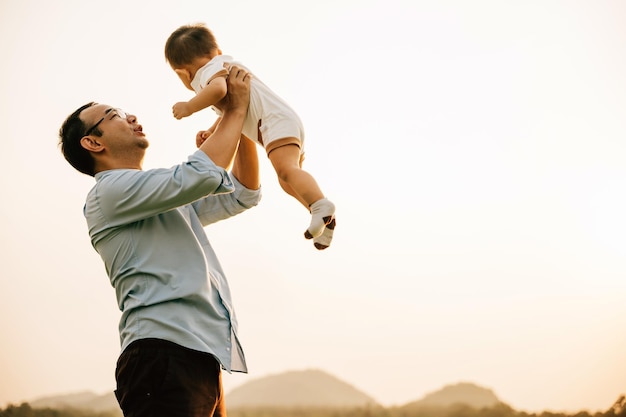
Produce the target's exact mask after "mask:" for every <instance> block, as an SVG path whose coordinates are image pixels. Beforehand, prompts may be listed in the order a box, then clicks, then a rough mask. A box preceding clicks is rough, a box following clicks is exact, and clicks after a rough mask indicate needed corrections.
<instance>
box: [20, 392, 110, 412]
mask: <svg viewBox="0 0 626 417" xmlns="http://www.w3.org/2000/svg"><path fill="white" fill-rule="evenodd" d="M29 404H30V406H31V407H32V408H53V409H58V410H60V409H64V408H77V409H81V410H93V411H98V412H100V411H110V410H118V409H119V407H118V405H117V400H116V399H115V395H114V394H113V392H109V393H106V394H102V395H97V394H94V393H93V392H88V391H83V392H77V393H73V394H66V395H57V396H51V397H42V398H39V399H36V400H34V401H31V402H29Z"/></svg>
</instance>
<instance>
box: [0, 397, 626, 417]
mask: <svg viewBox="0 0 626 417" xmlns="http://www.w3.org/2000/svg"><path fill="white" fill-rule="evenodd" d="M121 415H122V413H121V412H120V411H119V410H112V411H109V412H93V411H85V410H76V409H63V410H56V409H51V408H41V409H40V408H32V407H31V406H30V405H29V404H28V403H22V404H21V405H9V406H8V407H7V408H5V409H4V410H3V409H0V417H121ZM228 416H229V417H626V397H625V396H623V395H622V396H620V397H619V398H618V399H617V401H615V403H614V404H613V405H612V406H611V407H610V408H609V409H608V410H606V411H604V412H597V413H589V412H586V411H580V412H577V413H573V414H567V413H552V412H547V411H544V412H541V413H526V412H523V411H516V410H514V409H512V408H511V407H509V406H508V405H506V404H502V403H501V404H498V405H495V406H493V407H489V408H481V409H476V408H472V407H470V406H468V405H464V404H456V405H451V406H447V407H391V408H384V407H365V408H238V409H232V410H231V409H229V410H228Z"/></svg>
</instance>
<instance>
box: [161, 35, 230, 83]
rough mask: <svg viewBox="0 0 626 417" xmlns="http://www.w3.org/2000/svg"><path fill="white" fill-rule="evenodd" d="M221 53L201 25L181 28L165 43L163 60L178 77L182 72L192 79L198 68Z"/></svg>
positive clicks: (213, 38)
mask: <svg viewBox="0 0 626 417" xmlns="http://www.w3.org/2000/svg"><path fill="white" fill-rule="evenodd" d="M221 53H222V51H220V49H219V47H218V45H217V41H216V40H215V36H213V33H211V31H210V30H209V28H207V27H206V26H205V25H204V24H203V23H196V24H193V25H184V26H181V27H179V28H178V29H176V30H175V31H174V32H172V34H171V35H170V37H169V38H167V42H165V60H166V61H167V62H168V63H169V64H170V66H171V67H172V69H173V70H174V71H176V73H177V74H178V75H179V76H180V75H181V74H180V71H181V70H182V71H185V72H188V73H189V75H190V77H191V78H192V79H193V77H194V75H195V73H196V71H197V70H198V69H199V68H201V67H202V66H203V65H204V64H206V63H207V62H208V61H209V60H211V59H212V58H214V57H215V56H216V55H220V54H221ZM183 82H184V80H183Z"/></svg>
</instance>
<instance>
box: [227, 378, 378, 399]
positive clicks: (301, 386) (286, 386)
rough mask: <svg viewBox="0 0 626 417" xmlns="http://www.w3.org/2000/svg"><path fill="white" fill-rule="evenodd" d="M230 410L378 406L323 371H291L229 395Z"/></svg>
mask: <svg viewBox="0 0 626 417" xmlns="http://www.w3.org/2000/svg"><path fill="white" fill-rule="evenodd" d="M226 404H227V405H228V407H229V408H251V407H326V408H329V407H337V408H344V407H366V406H377V403H376V401H375V400H374V399H373V398H372V397H370V396H369V395H367V394H365V393H363V392H361V391H359V390H357V389H356V388H354V387H353V386H351V385H349V384H347V383H345V382H343V381H340V380H339V379H337V378H335V377H334V376H332V375H329V374H327V373H325V372H323V371H320V370H305V371H290V372H285V373H282V374H278V375H270V376H267V377H264V378H260V379H257V380H254V381H250V382H248V383H246V384H243V385H241V386H239V387H236V388H234V389H233V390H231V391H230V392H229V393H227V394H226Z"/></svg>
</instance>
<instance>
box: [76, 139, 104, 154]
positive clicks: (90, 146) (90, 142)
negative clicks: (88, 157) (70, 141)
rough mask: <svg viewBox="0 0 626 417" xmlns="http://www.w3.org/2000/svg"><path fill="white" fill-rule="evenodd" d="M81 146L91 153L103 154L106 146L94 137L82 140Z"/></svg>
mask: <svg viewBox="0 0 626 417" xmlns="http://www.w3.org/2000/svg"><path fill="white" fill-rule="evenodd" d="M80 145H81V146H82V147H83V148H85V149H87V150H88V151H89V152H102V151H103V150H104V145H102V143H100V141H98V139H97V138H96V137H94V136H83V137H82V138H81V139H80Z"/></svg>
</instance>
